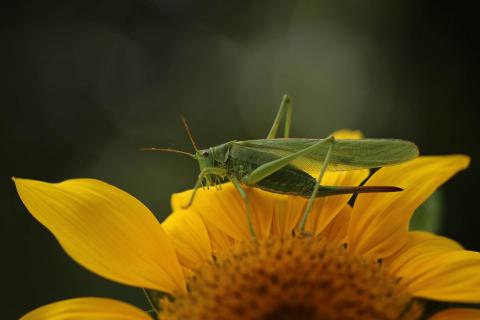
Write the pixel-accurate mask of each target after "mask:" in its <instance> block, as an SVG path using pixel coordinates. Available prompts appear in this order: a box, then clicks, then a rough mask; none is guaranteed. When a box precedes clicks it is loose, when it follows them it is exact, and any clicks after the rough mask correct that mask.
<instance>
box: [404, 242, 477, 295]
mask: <svg viewBox="0 0 480 320" xmlns="http://www.w3.org/2000/svg"><path fill="white" fill-rule="evenodd" d="M396 275H397V276H400V277H401V278H402V280H401V281H400V283H399V287H400V288H404V289H405V290H406V291H407V292H408V293H409V294H410V295H412V296H414V297H420V298H426V299H432V300H439V301H448V302H464V303H480V277H479V275H480V253H478V252H473V251H466V250H456V251H449V252H446V253H437V254H429V255H425V256H423V257H421V258H417V259H415V260H413V261H410V262H409V263H408V264H407V265H405V266H404V267H402V268H400V269H399V270H398V271H397V272H396Z"/></svg>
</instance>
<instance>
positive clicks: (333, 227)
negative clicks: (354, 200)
mask: <svg viewBox="0 0 480 320" xmlns="http://www.w3.org/2000/svg"><path fill="white" fill-rule="evenodd" d="M351 216H352V208H351V207H350V206H348V205H345V206H344V207H343V208H342V210H340V212H339V213H338V214H337V215H336V216H335V218H334V219H333V220H332V222H330V223H329V224H328V225H327V227H326V228H325V229H324V230H323V231H322V233H321V235H322V236H323V237H325V239H328V240H329V241H331V242H346V238H347V231H348V225H349V223H350V219H351Z"/></svg>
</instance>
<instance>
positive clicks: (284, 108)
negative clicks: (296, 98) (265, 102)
mask: <svg viewBox="0 0 480 320" xmlns="http://www.w3.org/2000/svg"><path fill="white" fill-rule="evenodd" d="M283 117H284V118H285V129H284V131H283V137H284V138H288V137H289V136H290V124H291V122H292V99H290V97H289V96H288V95H284V96H283V98H282V103H281V104H280V108H279V109H278V112H277V115H276V116H275V120H274V121H273V125H272V128H271V129H270V132H269V133H268V135H267V139H275V138H276V137H277V131H278V127H279V126H280V122H281V121H282V118H283Z"/></svg>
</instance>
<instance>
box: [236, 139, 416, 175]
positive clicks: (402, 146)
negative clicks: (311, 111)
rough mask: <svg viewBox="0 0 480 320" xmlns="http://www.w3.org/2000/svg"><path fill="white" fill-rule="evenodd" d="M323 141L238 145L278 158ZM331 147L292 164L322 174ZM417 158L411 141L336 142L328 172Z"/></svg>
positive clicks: (260, 142) (258, 142)
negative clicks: (322, 167)
mask: <svg viewBox="0 0 480 320" xmlns="http://www.w3.org/2000/svg"><path fill="white" fill-rule="evenodd" d="M319 140H321V139H296V138H285V139H259V140H247V141H236V142H235V144H236V145H238V146H243V147H247V148H249V149H253V150H257V151H260V152H265V153H269V154H271V155H274V156H277V157H283V156H286V155H290V154H292V153H295V152H297V151H300V150H303V149H305V148H307V147H309V146H311V145H312V144H314V143H317V142H318V141H319ZM327 150H328V144H325V145H322V146H319V148H317V149H315V151H312V152H310V153H308V154H306V155H304V156H301V157H299V158H297V159H295V160H293V161H292V163H291V164H292V165H293V166H295V167H297V168H299V169H301V170H303V171H305V172H308V173H309V174H312V173H315V174H318V172H320V169H321V166H322V163H323V160H324V158H325V154H326V153H327ZM417 156H418V148H417V146H416V145H415V144H414V143H412V142H409V141H404V140H397V139H360V140H336V141H335V144H334V146H333V150H332V154H331V157H330V162H329V166H328V168H327V169H328V170H333V171H344V170H356V169H365V168H379V167H384V166H389V165H394V164H399V163H402V162H405V161H408V160H411V159H414V158H416V157H417Z"/></svg>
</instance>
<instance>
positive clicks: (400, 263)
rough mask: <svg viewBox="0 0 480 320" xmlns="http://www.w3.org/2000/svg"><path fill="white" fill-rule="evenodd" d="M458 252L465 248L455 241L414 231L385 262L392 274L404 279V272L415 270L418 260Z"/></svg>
mask: <svg viewBox="0 0 480 320" xmlns="http://www.w3.org/2000/svg"><path fill="white" fill-rule="evenodd" d="M456 250H463V247H462V246H461V245H460V244H459V243H457V242H456V241H454V240H451V239H449V238H445V237H441V236H437V235H434V234H433V233H430V232H425V231H413V232H409V234H408V241H407V243H406V244H405V245H404V246H403V247H402V248H401V249H400V250H399V251H397V252H396V253H395V254H394V255H392V256H390V257H388V258H386V259H384V261H383V262H384V266H386V268H388V271H389V273H390V274H393V275H397V276H398V277H402V274H401V273H402V272H403V273H405V272H407V271H408V270H410V269H411V268H415V264H414V262H415V261H416V260H418V259H428V258H429V257H432V256H435V255H438V254H441V253H446V252H449V251H456ZM400 270H401V271H400Z"/></svg>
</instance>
